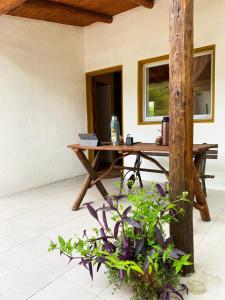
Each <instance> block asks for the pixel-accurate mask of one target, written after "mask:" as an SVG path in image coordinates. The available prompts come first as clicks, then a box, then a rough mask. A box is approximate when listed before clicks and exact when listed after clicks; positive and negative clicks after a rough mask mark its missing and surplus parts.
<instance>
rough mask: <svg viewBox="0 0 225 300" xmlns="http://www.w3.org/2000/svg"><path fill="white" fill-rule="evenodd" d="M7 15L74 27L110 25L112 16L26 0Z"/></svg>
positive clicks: (44, 0) (40, 0)
mask: <svg viewBox="0 0 225 300" xmlns="http://www.w3.org/2000/svg"><path fill="white" fill-rule="evenodd" d="M9 14H10V15H13V16H19V17H23V18H29V19H36V20H43V21H48V22H54V23H61V24H66V25H74V26H86V25H89V24H91V23H95V22H103V23H112V21H113V18H112V16H109V15H106V14H102V13H98V12H94V11H91V10H86V9H82V8H75V7H72V6H69V5H65V4H60V3H54V2H50V1H47V0H27V1H26V2H24V3H23V4H21V5H20V6H18V7H17V8H15V9H14V10H12V11H10V12H9Z"/></svg>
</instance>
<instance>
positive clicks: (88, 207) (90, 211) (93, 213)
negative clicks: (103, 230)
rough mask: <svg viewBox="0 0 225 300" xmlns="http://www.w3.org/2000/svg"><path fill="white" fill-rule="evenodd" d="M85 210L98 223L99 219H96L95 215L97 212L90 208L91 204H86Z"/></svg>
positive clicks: (96, 215)
mask: <svg viewBox="0 0 225 300" xmlns="http://www.w3.org/2000/svg"><path fill="white" fill-rule="evenodd" d="M87 209H88V211H89V213H90V214H91V215H92V217H93V218H95V219H96V220H97V221H99V219H98V213H97V211H96V210H95V209H94V208H93V207H92V206H91V204H87Z"/></svg>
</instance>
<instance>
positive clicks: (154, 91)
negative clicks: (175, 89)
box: [148, 81, 169, 116]
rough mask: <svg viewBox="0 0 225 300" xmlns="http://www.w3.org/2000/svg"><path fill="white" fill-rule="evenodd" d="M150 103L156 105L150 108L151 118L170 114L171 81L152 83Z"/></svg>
mask: <svg viewBox="0 0 225 300" xmlns="http://www.w3.org/2000/svg"><path fill="white" fill-rule="evenodd" d="M148 95H149V102H153V103H154V111H153V108H152V106H151V105H150V107H149V116H166V115H168V113H169V81H163V82H160V83H151V84H149V85H148Z"/></svg>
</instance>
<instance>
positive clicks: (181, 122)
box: [169, 0, 194, 274]
mask: <svg viewBox="0 0 225 300" xmlns="http://www.w3.org/2000/svg"><path fill="white" fill-rule="evenodd" d="M169 27H170V158H169V161H170V166H169V168H170V176H169V177H170V178H169V180H170V189H171V193H170V196H171V201H173V200H175V199H176V197H177V196H178V195H179V194H180V193H182V192H185V191H187V192H188V194H189V195H188V198H189V200H191V201H193V153H192V149H193V87H192V70H193V0H170V24H169ZM178 207H182V208H184V209H185V215H184V217H183V216H179V218H178V219H179V223H174V224H171V228H170V231H171V234H172V235H173V239H174V243H175V245H176V247H177V248H179V249H182V250H183V251H185V252H186V253H189V254H192V261H193V262H194V246H193V244H194V243H193V207H192V205H190V204H187V203H178ZM193 270H194V265H192V266H190V267H187V268H186V269H185V273H186V274H188V273H190V272H193Z"/></svg>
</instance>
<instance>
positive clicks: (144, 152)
mask: <svg viewBox="0 0 225 300" xmlns="http://www.w3.org/2000/svg"><path fill="white" fill-rule="evenodd" d="M67 147H68V148H70V149H72V150H73V151H74V153H75V154H76V155H77V157H78V159H79V160H80V162H81V163H82V165H83V166H84V168H85V169H86V171H87V173H88V175H87V176H86V178H85V180H84V182H83V185H82V187H81V190H80V193H79V195H78V196H77V198H76V200H75V202H74V203H73V206H72V209H73V210H78V209H79V207H80V205H81V203H82V201H83V198H84V196H85V194H86V192H87V190H88V189H89V188H91V187H92V186H94V185H95V186H96V187H97V189H98V190H99V192H100V193H101V195H102V196H103V197H104V198H105V197H106V196H107V195H108V192H107V190H106V189H105V187H104V185H103V184H102V182H101V180H102V179H103V178H104V177H105V176H106V175H108V174H109V173H110V171H111V170H112V168H113V166H114V165H115V164H116V163H117V162H118V161H119V160H120V159H123V158H125V157H127V156H129V155H134V154H136V155H139V156H140V157H142V158H144V159H146V160H148V161H151V162H152V163H154V164H155V165H156V166H157V167H158V168H159V170H161V171H162V172H163V173H164V174H165V176H166V177H167V178H168V177H169V172H168V171H167V170H166V169H165V168H164V167H163V166H162V165H161V164H160V163H159V161H158V160H156V159H155V158H153V157H151V152H152V153H154V155H155V153H158V154H163V153H167V154H169V152H170V147H169V146H162V145H156V144H153V143H137V144H134V145H132V146H127V145H125V144H123V145H119V146H113V145H102V146H94V147H92V146H91V147H90V146H81V145H79V144H74V145H69V146H67ZM215 147H216V144H194V145H193V158H194V159H193V170H194V172H193V176H194V177H193V181H194V191H193V192H194V195H195V199H196V200H195V201H194V203H193V206H194V207H195V208H197V209H198V210H199V211H200V214H201V218H202V220H204V221H210V214H209V209H208V205H207V201H206V196H205V194H204V192H203V190H202V187H201V182H200V179H199V175H198V168H199V165H200V163H201V160H202V158H203V157H204V155H205V154H206V152H207V151H208V150H209V149H211V148H215ZM86 150H92V151H96V155H95V158H94V161H93V162H92V163H91V162H90V161H89V160H88V158H87V157H86V155H85V154H84V151H86ZM102 151H116V152H118V153H119V156H118V157H117V158H116V159H114V161H113V162H112V164H111V165H110V167H109V169H108V170H107V171H106V172H105V173H104V174H103V175H101V176H98V175H97V173H96V171H95V167H96V165H97V164H98V160H99V156H100V153H101V152H102Z"/></svg>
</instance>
